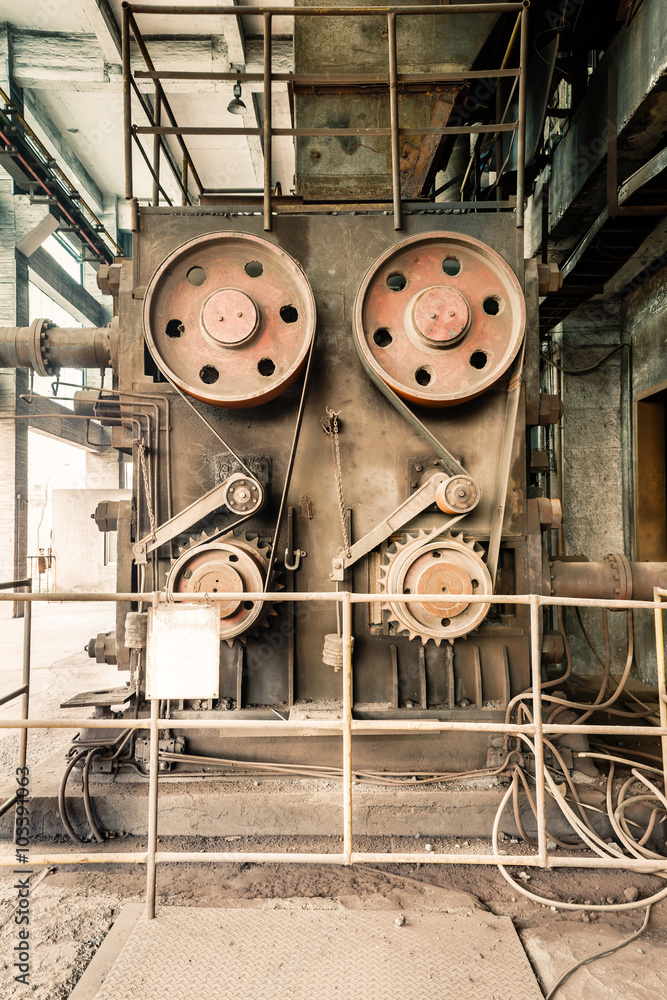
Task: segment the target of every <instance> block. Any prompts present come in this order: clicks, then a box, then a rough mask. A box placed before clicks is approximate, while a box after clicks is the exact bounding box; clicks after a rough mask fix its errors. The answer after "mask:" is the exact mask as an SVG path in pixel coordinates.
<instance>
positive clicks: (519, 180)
mask: <svg viewBox="0 0 667 1000" xmlns="http://www.w3.org/2000/svg"><path fill="white" fill-rule="evenodd" d="M527 64H528V7H524V8H523V10H522V11H521V38H520V44H519V129H518V134H517V147H516V225H517V229H521V228H522V227H523V216H524V199H525V176H526V97H527V76H526V69H527Z"/></svg>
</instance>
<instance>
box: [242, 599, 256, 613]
mask: <svg viewBox="0 0 667 1000" xmlns="http://www.w3.org/2000/svg"><path fill="white" fill-rule="evenodd" d="M243 607H244V608H245V609H246V611H250V610H252V608H254V607H255V605H254V604H253V603H252V601H244V602H243Z"/></svg>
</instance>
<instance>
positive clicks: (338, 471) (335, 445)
mask: <svg viewBox="0 0 667 1000" xmlns="http://www.w3.org/2000/svg"><path fill="white" fill-rule="evenodd" d="M327 417H328V418H329V420H328V426H329V435H330V437H331V455H332V458H333V462H334V472H335V475H336V490H337V493H338V511H339V513H340V524H341V528H342V529H343V546H344V549H345V555H346V556H347V557H348V558H349V556H350V555H351V552H350V539H349V536H348V533H347V514H346V511H345V494H344V493H343V470H342V468H341V463H340V441H339V438H338V414H337V413H336V411H335V410H332V409H330V408H329V407H328V406H327Z"/></svg>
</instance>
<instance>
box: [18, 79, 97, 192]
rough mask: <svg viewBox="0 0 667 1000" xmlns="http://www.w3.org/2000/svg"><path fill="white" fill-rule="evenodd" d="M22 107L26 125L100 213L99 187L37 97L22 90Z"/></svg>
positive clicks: (29, 91)
mask: <svg viewBox="0 0 667 1000" xmlns="http://www.w3.org/2000/svg"><path fill="white" fill-rule="evenodd" d="M23 106H24V110H25V112H26V115H27V117H28V118H29V119H31V120H30V121H29V122H28V124H29V125H31V126H32V127H33V128H35V131H37V132H38V133H39V132H40V131H41V132H42V134H43V137H44V141H45V143H46V145H47V146H50V147H51V150H52V152H53V153H55V155H56V157H58V158H59V159H60V160H61V162H62V166H63V167H64V169H65V172H66V173H69V174H70V180H72V181H73V182H74V183H75V184H76V185H77V186H78V188H79V190H80V191H81V193H82V194H83V195H84V196H86V200H88V198H90V201H91V202H92V208H95V209H99V210H100V211H102V210H103V208H104V195H103V194H102V191H101V189H100V187H99V185H98V184H96V182H95V181H94V180H93V178H92V177H91V175H90V173H89V172H88V171H87V170H86V168H85V167H84V165H83V163H82V162H81V160H80V159H79V157H78V156H77V155H76V153H75V152H74V150H73V149H72V147H71V146H70V145H69V143H68V142H65V141H64V140H63V138H62V133H61V132H60V130H59V129H58V128H57V127H56V126H55V125H54V123H53V121H52V120H51V116H50V115H49V113H48V111H47V110H46V108H45V107H44V105H43V104H42V102H41V101H40V99H39V97H38V96H37V95H36V94H35V93H33V92H32V91H31V90H24V91H23Z"/></svg>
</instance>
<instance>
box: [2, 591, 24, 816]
mask: <svg viewBox="0 0 667 1000" xmlns="http://www.w3.org/2000/svg"><path fill="white" fill-rule="evenodd" d="M18 587H23V589H24V594H23V595H21V594H18V595H17V594H16V593H13V594H11V595H10V599H11V600H13V601H16V603H17V604H20V603H21V601H23V671H22V677H21V685H20V687H17V688H15V689H14V690H13V691H9V692H8V693H7V694H5V695H2V697H0V706H2V705H6V704H8V702H10V701H14V700H15V699H16V698H20V699H21V719H22V720H24V721H25V720H27V719H28V714H29V709H30V653H31V649H32V604H31V602H30V601H29V600H27V599H26V596H25V595H26V594H30V593H31V592H32V580H31V579H29V578H27V579H25V580H9V581H5V582H4V583H0V591H16V590H17V588H18ZM3 598H6V595H5V594H3ZM27 750H28V730H27V729H25V728H24V729H21V731H20V733H19V755H18V766H19V767H23V768H24V767H25V766H26V765H25V762H26V755H27ZM17 801H18V795H17V793H16V792H15V793H14V794H13V795H10V796H9V798H8V799H6V801H5V802H3V803H2V804H0V816H4V814H5V813H6V812H7V811H8V810H9V809H11V808H12V806H14V805H16V803H17Z"/></svg>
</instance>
